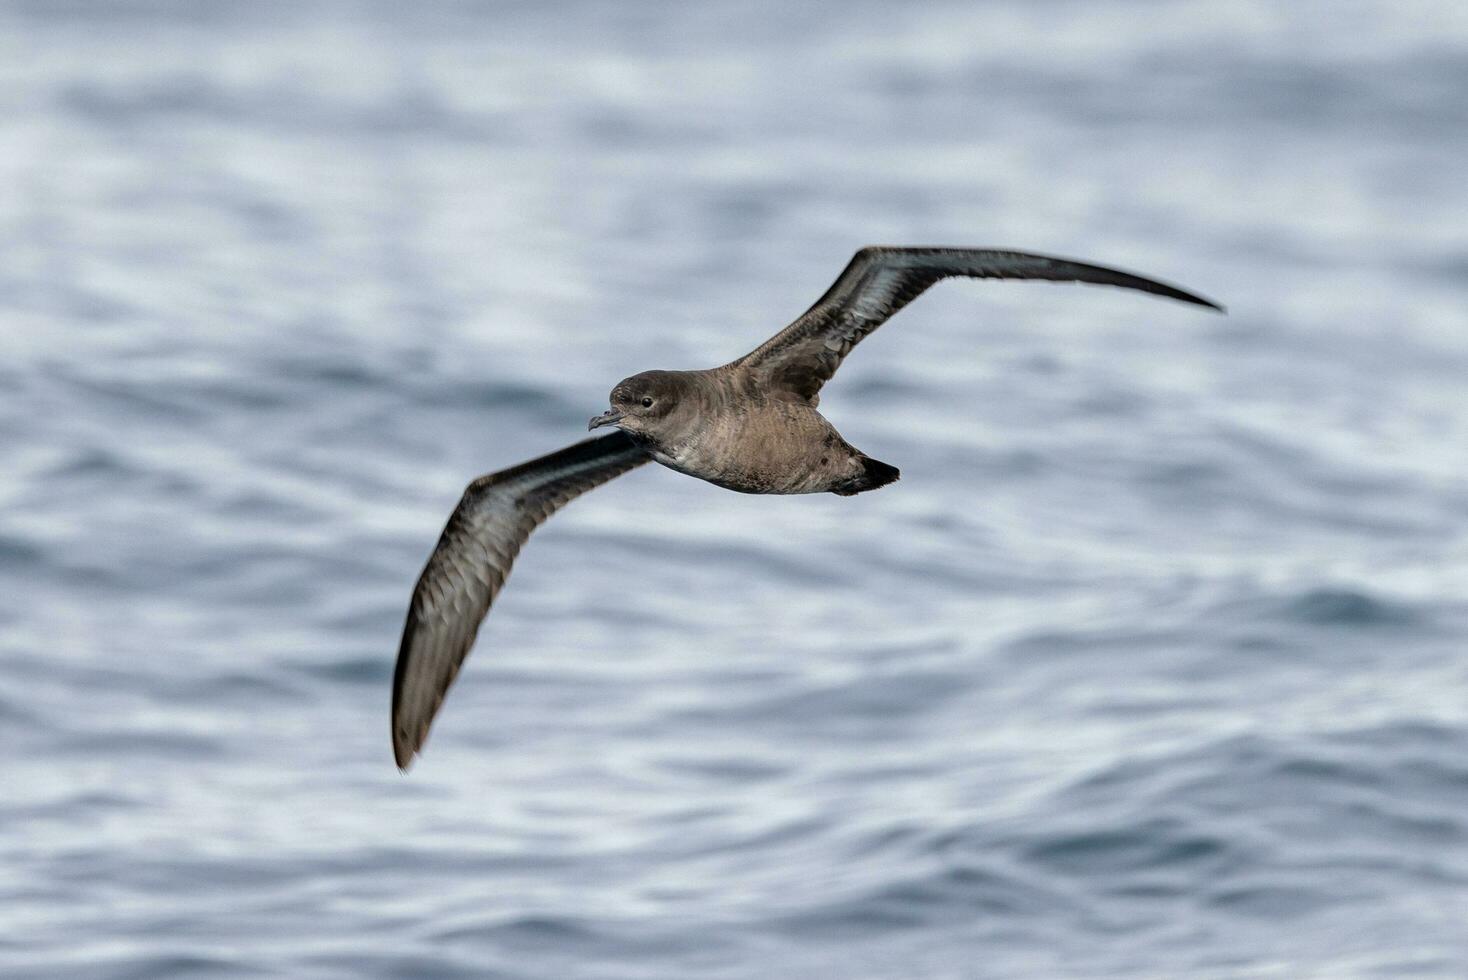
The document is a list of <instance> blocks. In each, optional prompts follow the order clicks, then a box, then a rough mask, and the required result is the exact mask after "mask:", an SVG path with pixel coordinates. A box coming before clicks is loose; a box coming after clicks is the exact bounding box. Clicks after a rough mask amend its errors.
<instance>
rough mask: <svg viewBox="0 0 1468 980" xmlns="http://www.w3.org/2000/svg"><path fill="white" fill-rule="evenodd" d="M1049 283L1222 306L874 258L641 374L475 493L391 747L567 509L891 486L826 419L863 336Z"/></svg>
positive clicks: (1102, 278)
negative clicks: (723, 337) (941, 307)
mask: <svg viewBox="0 0 1468 980" xmlns="http://www.w3.org/2000/svg"><path fill="white" fill-rule="evenodd" d="M950 276H966V277H970V278H988V279H1044V280H1051V281H1062V282H1088V283H1097V284H1104V285H1112V286H1121V287H1124V288H1128V289H1136V290H1141V291H1143V292H1149V293H1154V294H1157V295H1161V296H1168V297H1171V298H1173V299H1179V300H1183V301H1184V302H1189V303H1194V304H1198V305H1201V306H1207V307H1211V308H1213V309H1221V307H1218V306H1217V305H1216V304H1214V303H1211V302H1209V301H1208V300H1205V299H1202V298H1201V297H1198V296H1195V295H1193V294H1191V293H1188V292H1185V291H1183V290H1181V289H1178V288H1176V287H1174V286H1168V285H1165V284H1163V283H1160V282H1157V281H1155V280H1152V279H1146V278H1143V277H1140V276H1135V275H1132V274H1130V273H1126V272H1120V271H1118V270H1115V269H1108V268H1105V267H1103V266H1095V265H1089V264H1086V263H1082V262H1074V261H1071V260H1068V259H1057V258H1053V257H1050V256H1044V255H1034V254H1030V253H1026V252H1012V251H1001V250H995V249H971V248H891V247H870V248H864V249H862V250H861V251H859V252H857V253H856V256H855V257H854V258H853V259H852V260H851V262H850V263H849V264H848V265H847V266H846V269H845V270H844V271H843V272H842V273H841V275H840V276H839V277H838V278H837V279H836V281H835V283H833V284H832V285H831V288H830V289H828V290H826V292H825V294H823V295H822V296H821V298H820V299H818V300H817V301H816V302H815V305H813V306H812V307H811V308H810V309H809V310H807V311H806V312H805V313H804V314H802V315H801V316H800V317H798V318H797V319H796V320H795V321H794V322H792V323H791V324H790V325H789V326H787V327H786V328H785V329H783V330H781V331H780V332H779V333H777V334H775V336H773V337H771V338H770V339H769V340H768V341H766V342H765V343H763V344H761V345H760V346H759V347H757V348H756V349H755V350H753V351H751V352H750V353H748V354H746V355H745V356H744V357H741V358H739V359H737V360H735V361H732V362H730V363H728V364H725V365H724V366H722V367H718V368H712V369H708V370H701V371H645V372H643V373H641V374H636V375H633V376H632V377H630V378H627V379H625V380H623V381H621V382H619V383H618V384H617V386H616V387H614V388H613V389H612V393H611V397H610V401H611V408H610V409H608V411H606V412H604V413H603V414H601V415H599V416H597V417H596V418H594V419H592V420H591V423H590V428H592V429H595V428H598V427H600V426H604V425H612V426H616V427H617V428H619V429H621V430H622V431H620V432H617V433H615V434H613V435H610V436H604V437H601V438H594V439H588V440H586V441H584V442H579V443H576V444H575V445H572V446H568V447H566V448H565V449H562V450H560V451H558V452H554V453H551V454H550V455H548V456H543V457H541V458H539V459H535V460H531V461H530V462H528V463H522V464H520V465H519V466H515V467H512V468H511V469H508V470H502V471H500V472H497V473H491V474H489V475H487V476H482V477H480V478H479V479H477V480H475V481H474V482H473V483H471V484H470V485H469V488H468V489H467V490H466V491H465V492H464V497H463V499H462V500H461V501H460V502H459V506H458V508H457V509H455V511H454V513H453V515H452V516H451V517H450V518H449V522H448V526H447V527H445V528H444V532H443V535H442V536H441V537H440V538H439V542H438V546H437V548H435V549H434V552H433V554H432V555H431V556H430V557H429V560H428V565H427V567H425V568H424V569H423V574H422V575H421V576H420V577H419V579H418V585H417V587H416V588H415V589H414V592H413V600H412V603H411V604H410V605H409V608H408V619H407V625H406V626H405V628H404V630H403V641H402V645H401V647H400V648H399V651H398V663H397V670H396V672H395V674H394V677H393V708H392V736H393V753H394V755H395V757H396V758H397V762H398V765H399V766H401V767H403V768H406V767H407V765H408V764H409V762H411V761H412V758H413V755H414V754H415V753H417V752H418V751H419V750H420V749H421V748H422V746H423V742H424V740H425V739H426V738H427V737H428V727H429V725H430V723H431V722H432V720H433V717H434V715H435V714H436V713H437V712H438V709H439V707H440V705H441V704H442V703H443V699H444V695H445V694H446V693H447V692H448V689H449V686H450V685H451V684H452V683H453V680H454V678H455V676H457V674H458V671H459V667H460V666H461V665H462V664H463V661H464V658H465V657H466V656H467V655H468V653H469V649H470V647H472V646H473V643H474V638H475V635H476V633H477V632H478V629H479V624H480V622H481V621H482V620H483V619H484V616H485V614H486V613H488V612H489V607H490V605H491V603H493V601H494V598H495V596H496V595H497V594H498V593H499V590H500V588H501V587H502V586H503V585H504V582H505V579H506V577H507V576H508V575H509V573H510V566H511V565H512V563H513V562H514V560H515V557H516V555H517V554H518V553H519V550H520V547H521V545H523V544H524V542H525V540H526V538H528V537H529V536H530V533H531V532H532V531H533V530H534V529H535V528H536V527H537V526H539V524H540V523H541V522H542V521H544V520H545V519H546V518H547V517H549V516H550V515H551V514H552V513H554V512H555V511H556V510H558V509H559V508H560V507H561V506H563V505H564V504H566V503H567V502H569V501H570V500H572V499H574V498H575V497H577V496H579V495H580V494H582V493H585V492H586V491H587V490H590V489H592V488H593V487H596V486H599V485H600V484H602V483H605V482H606V481H608V480H610V479H612V478H614V477H616V476H620V475H621V474H623V473H626V472H627V471H629V470H631V469H634V468H636V467H638V466H640V465H642V464H644V463H647V462H650V461H654V460H655V461H657V462H659V463H661V464H663V465H664V466H666V467H668V468H670V469H673V470H676V471H678V472H680V473H684V474H687V475H689V476H694V477H697V478H699V479H701V480H706V481H708V482H709V483H713V484H715V485H717V486H720V487H724V488H726V489H729V490H737V491H739V492H741V493H773V494H802V493H825V492H830V493H836V494H841V495H843V496H850V495H852V494H857V493H862V492H864V491H867V490H873V489H876V488H877V487H881V486H885V485H887V484H889V483H891V482H893V481H894V480H896V479H897V477H898V471H897V468H896V467H894V466H891V465H890V464H887V463H883V462H880V461H878V460H875V459H872V458H871V457H869V456H867V455H866V454H865V453H862V452H861V451H860V450H858V449H856V448H855V447H853V446H852V445H851V444H850V443H848V442H847V441H846V440H845V439H843V438H842V437H841V434H840V433H839V432H837V431H836V429H835V427H834V426H833V425H832V424H831V423H830V422H829V421H828V420H827V419H826V418H825V417H824V416H823V415H821V413H820V411H819V410H818V406H819V404H820V389H821V386H822V385H823V384H825V382H826V381H827V380H829V379H830V378H831V376H832V375H833V374H834V373H835V372H836V369H837V368H838V367H840V365H841V362H842V361H843V360H844V359H845V357H846V355H847V354H849V353H850V352H851V350H852V348H853V347H855V346H856V345H857V344H858V343H860V342H861V340H862V339H863V338H864V337H866V336H867V335H868V334H870V333H871V332H872V331H873V330H875V329H876V328H877V327H879V326H881V325H882V324H883V323H884V322H886V321H887V320H888V319H889V318H890V317H891V316H892V315H893V314H894V313H896V312H897V311H898V310H900V309H901V308H902V307H903V306H905V305H906V304H907V303H909V302H911V301H912V300H913V299H914V298H916V297H917V296H918V295H919V294H920V293H922V292H923V291H924V290H925V289H927V288H928V287H929V286H930V285H932V284H933V283H935V282H937V281H939V280H940V279H945V278H948V277H950Z"/></svg>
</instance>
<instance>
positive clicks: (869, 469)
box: [831, 456, 902, 497]
mask: <svg viewBox="0 0 1468 980" xmlns="http://www.w3.org/2000/svg"><path fill="white" fill-rule="evenodd" d="M861 467H862V472H861V475H860V476H858V477H857V478H856V479H854V480H852V481H851V482H850V483H848V484H846V485H845V486H843V487H841V488H840V489H839V490H833V491H831V492H832V493H837V494H840V495H841V496H843V497H851V496H855V495H856V494H858V493H865V492H866V491H868V490H875V489H877V488H878V487H885V486H886V485H887V484H889V483H895V482H897V478H898V477H899V476H901V475H902V472H901V471H900V470H898V468H897V467H895V466H892V465H890V464H888V463H883V462H882V461H881V460H876V459H872V458H871V457H870V456H863V457H862V458H861Z"/></svg>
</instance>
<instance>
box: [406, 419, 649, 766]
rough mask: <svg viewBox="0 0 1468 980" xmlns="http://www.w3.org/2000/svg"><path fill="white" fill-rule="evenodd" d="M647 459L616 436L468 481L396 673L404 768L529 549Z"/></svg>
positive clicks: (420, 596)
mask: <svg viewBox="0 0 1468 980" xmlns="http://www.w3.org/2000/svg"><path fill="white" fill-rule="evenodd" d="M648 459H649V457H648V455H647V454H646V452H645V451H644V450H643V449H641V448H640V447H639V446H638V445H637V444H636V443H635V442H633V440H632V439H631V437H629V436H628V435H626V434H625V433H622V432H618V433H616V434H615V435H610V436H605V437H603V438H599V439H587V440H585V441H584V442H579V443H576V444H575V445H572V446H568V447H566V448H565V449H562V450H560V451H559V452H555V453H551V454H550V455H548V456H542V457H541V458H539V459H535V460H531V461H530V462H528V463H522V464H521V465H519V466H516V467H514V468H512V469H508V470H502V471H501V472H499V473H491V474H489V475H487V476H481V477H480V478H479V479H477V480H475V481H474V482H473V483H471V484H469V487H468V489H466V490H465V491H464V496H463V498H462V499H461V500H460V501H459V506H458V507H457V508H456V509H455V510H454V513H453V515H452V516H451V517H450V518H449V522H448V525H447V526H446V527H445V528H444V530H443V535H442V536H441V537H440V538H439V539H438V546H437V547H436V548H435V549H434V550H433V554H432V555H431V556H430V557H429V559H428V565H427V566H426V567H425V568H424V569H423V574H422V575H421V576H419V578H418V585H417V587H416V588H415V589H414V590H413V600H412V603H411V604H410V605H409V607H408V621H407V624H406V626H404V628H403V641H402V645H401V647H399V649H398V663H397V669H396V671H395V673H394V676H393V694H392V743H393V755H394V757H395V758H396V759H397V763H398V766H399V767H401V768H404V769H406V768H407V767H408V764H409V763H410V762H411V761H412V759H413V756H414V754H416V753H417V752H418V751H420V750H421V749H422V748H423V743H424V741H425V740H426V739H427V738H428V727H429V725H430V724H432V722H433V717H434V715H435V714H436V713H437V712H438V709H439V706H440V705H442V704H443V699H444V695H445V694H447V693H448V689H449V685H451V684H452V683H453V681H454V677H455V676H456V675H457V674H458V672H459V667H460V666H461V665H462V664H463V662H464V658H465V657H466V656H468V654H469V648H470V647H471V646H473V644H474V636H475V634H476V633H477V632H478V631H479V624H480V623H481V622H482V621H483V619H484V617H485V615H486V614H487V613H488V612H489V607H490V604H491V603H493V602H494V598H495V596H496V595H498V594H499V591H500V589H501V588H502V587H503V586H504V584H505V579H506V578H507V577H508V576H509V574H510V566H511V565H512V564H513V563H514V561H515V556H516V555H518V554H519V553H520V548H521V546H523V545H524V543H525V540H526V539H527V538H528V537H529V536H530V532H532V531H534V530H535V528H536V527H537V526H539V525H540V523H541V522H542V521H544V520H545V519H546V518H547V517H549V516H550V515H551V514H553V513H555V512H556V511H557V510H559V509H560V508H561V507H562V506H564V505H565V504H566V503H568V502H570V501H571V500H573V499H574V498H576V497H578V496H580V495H581V494H583V493H585V492H586V491H588V490H590V489H592V488H593V487H596V486H599V485H601V484H603V483H605V482H607V481H608V480H610V479H612V478H613V477H616V476H620V475H621V474H623V473H626V472H627V471H628V470H630V469H633V468H635V467H637V466H640V465H642V464H643V463H646V462H647V461H648Z"/></svg>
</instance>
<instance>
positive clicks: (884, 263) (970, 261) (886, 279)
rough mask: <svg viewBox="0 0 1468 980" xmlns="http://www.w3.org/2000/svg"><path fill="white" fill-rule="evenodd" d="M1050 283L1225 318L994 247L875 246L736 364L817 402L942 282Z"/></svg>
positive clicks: (1122, 276)
mask: <svg viewBox="0 0 1468 980" xmlns="http://www.w3.org/2000/svg"><path fill="white" fill-rule="evenodd" d="M951 276H968V277H971V278H974V279H1048V280H1051V281H1053V282H1085V283H1097V284H1100V285H1106V286H1121V287H1123V288H1125V289H1139V290H1141V291H1142V292H1145V293H1155V294H1156V295H1158V296H1168V297H1171V298H1172V299H1179V300H1182V301H1183V302H1185V303H1196V304H1198V305H1199V306H1207V307H1209V308H1211V309H1215V310H1219V311H1222V310H1223V307H1221V306H1219V305H1218V304H1217V303H1213V302H1211V301H1209V300H1206V299H1204V298H1203V297H1201V296H1195V295H1194V294H1192V293H1189V292H1187V291H1185V290H1182V289H1178V288H1177V287H1176V286H1169V285H1167V284H1166V283H1161V282H1157V281H1155V280H1153V279H1146V278H1144V277H1142V276H1136V275H1132V274H1131V273H1129V272H1121V271H1120V270H1117V269H1108V268H1106V267H1104V266H1099V265H1089V264H1087V263H1085V262H1076V261H1073V260H1071V259H1061V258H1055V257H1053V256H1049V255H1034V254H1031V253H1028V252H1009V251H1002V250H998V249H988V248H905V247H897V246H883V245H871V246H868V247H866V248H864V249H862V250H861V251H859V252H857V253H856V255H855V256H853V257H852V259H851V262H850V263H848V264H847V266H846V269H845V270H844V271H843V272H842V273H841V275H840V276H839V277H837V279H836V281H835V282H834V283H832V284H831V288H830V289H828V290H826V292H825V295H823V296H822V297H821V298H820V299H818V300H816V302H815V305H814V306H812V307H811V308H810V309H809V310H806V311H805V313H803V314H801V316H800V318H799V319H797V320H796V321H795V322H794V323H792V324H790V325H789V326H788V327H786V328H785V329H784V330H781V331H780V332H779V333H777V334H775V336H773V337H771V338H770V339H769V340H767V341H765V342H764V343H763V344H761V345H760V346H759V347H758V348H756V349H755V350H754V351H751V352H750V353H749V354H746V355H745V356H744V357H742V358H740V359H739V360H738V361H736V362H735V363H736V364H739V365H742V366H743V367H745V368H747V369H749V370H751V371H753V372H755V374H756V375H757V376H759V377H760V378H761V379H762V380H764V381H765V382H766V383H767V384H769V385H771V386H772V387H776V388H784V389H786V390H789V391H794V392H796V393H797V394H799V395H801V396H803V397H805V398H813V397H814V396H815V394H816V393H817V392H818V391H820V388H821V385H823V384H825V383H826V382H827V381H828V380H830V378H831V375H833V374H835V373H836V369H837V368H838V367H840V366H841V362H842V360H844V359H845V357H846V355H847V354H848V353H850V352H851V349H852V348H853V347H855V346H856V345H857V344H859V343H861V340H862V338H863V337H865V336H866V335H867V334H869V333H871V332H872V331H873V330H875V329H877V328H878V327H880V326H881V325H882V324H883V323H886V322H887V320H888V319H889V318H890V317H891V316H892V315H893V314H894V313H896V312H897V311H898V310H900V309H902V308H903V307H904V306H906V305H907V304H908V303H910V302H912V301H913V300H914V299H916V298H917V297H918V296H919V295H920V294H921V293H922V292H923V290H925V289H927V288H928V287H929V286H931V285H933V283H935V282H937V281H938V280H940V279H947V278H949V277H951Z"/></svg>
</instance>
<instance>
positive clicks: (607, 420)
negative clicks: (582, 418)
mask: <svg viewBox="0 0 1468 980" xmlns="http://www.w3.org/2000/svg"><path fill="white" fill-rule="evenodd" d="M620 421H622V413H621V412H619V411H617V410H616V409H615V408H609V409H607V410H606V411H605V412H602V413H601V414H600V415H598V416H596V417H595V418H594V419H592V420H591V421H590V422H587V423H586V431H587V432H590V431H591V430H592V429H599V428H601V427H602V426H604V425H616V424H617V423H618V422H620Z"/></svg>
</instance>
